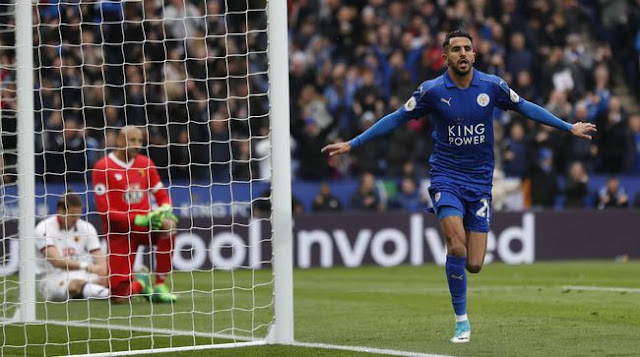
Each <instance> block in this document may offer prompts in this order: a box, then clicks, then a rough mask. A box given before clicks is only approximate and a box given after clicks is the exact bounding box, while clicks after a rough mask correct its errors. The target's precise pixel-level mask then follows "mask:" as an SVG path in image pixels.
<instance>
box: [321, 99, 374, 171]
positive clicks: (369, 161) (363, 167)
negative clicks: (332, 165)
mask: <svg viewBox="0 0 640 357" xmlns="http://www.w3.org/2000/svg"><path fill="white" fill-rule="evenodd" d="M375 121H376V116H375V114H373V113H372V112H370V111H367V112H364V114H363V115H362V117H361V118H360V120H359V122H360V127H361V130H362V131H365V130H367V129H368V128H370V127H371V126H372V125H373V124H374V123H375ZM379 146H380V144H379V143H377V142H375V141H370V142H368V143H366V144H365V145H364V147H363V148H362V150H358V151H356V152H354V153H352V154H353V157H354V158H355V163H356V165H357V166H356V169H355V171H356V172H360V173H366V172H370V173H373V174H379V173H380V172H381V171H382V169H381V167H380V157H381V156H382V155H381V152H380V151H381V150H380V147H379ZM325 160H326V159H325Z"/></svg>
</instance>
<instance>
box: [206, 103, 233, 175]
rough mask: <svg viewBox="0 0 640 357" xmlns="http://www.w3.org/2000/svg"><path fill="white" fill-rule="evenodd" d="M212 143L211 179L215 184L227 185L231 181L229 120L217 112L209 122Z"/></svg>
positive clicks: (210, 148) (210, 153) (210, 152)
mask: <svg viewBox="0 0 640 357" xmlns="http://www.w3.org/2000/svg"><path fill="white" fill-rule="evenodd" d="M209 126H210V127H211V141H210V144H209V145H210V146H209V150H210V151H209V155H210V158H211V178H212V180H213V182H215V183H227V182H229V179H230V168H229V167H230V164H231V145H230V144H229V138H230V135H229V119H226V118H225V117H224V115H223V114H222V113H221V112H217V113H215V114H214V115H213V117H212V118H211V121H210V122H209Z"/></svg>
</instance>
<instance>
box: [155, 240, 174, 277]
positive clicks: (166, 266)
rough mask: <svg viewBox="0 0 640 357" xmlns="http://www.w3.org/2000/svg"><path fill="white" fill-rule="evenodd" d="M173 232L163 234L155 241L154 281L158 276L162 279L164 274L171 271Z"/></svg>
mask: <svg viewBox="0 0 640 357" xmlns="http://www.w3.org/2000/svg"><path fill="white" fill-rule="evenodd" d="M174 239H175V234H172V235H170V236H163V237H161V238H159V239H158V240H157V241H156V254H155V256H156V269H155V272H156V283H157V284H162V283H161V282H158V278H160V279H162V280H164V278H165V276H166V275H167V274H169V273H170V272H171V253H172V249H173V241H174Z"/></svg>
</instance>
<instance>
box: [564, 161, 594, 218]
mask: <svg viewBox="0 0 640 357" xmlns="http://www.w3.org/2000/svg"><path fill="white" fill-rule="evenodd" d="M588 183H589V175H587V173H586V171H585V168H584V165H582V163H581V162H580V161H574V162H572V163H571V166H570V167H569V176H568V177H567V180H566V184H565V189H564V193H565V195H566V200H565V203H564V207H565V208H584V203H585V202H584V200H585V198H586V197H587V194H588V193H589V187H588Z"/></svg>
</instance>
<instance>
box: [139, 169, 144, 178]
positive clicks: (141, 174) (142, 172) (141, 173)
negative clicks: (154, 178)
mask: <svg viewBox="0 0 640 357" xmlns="http://www.w3.org/2000/svg"><path fill="white" fill-rule="evenodd" d="M138 173H139V174H140V176H143V177H144V170H143V169H138Z"/></svg>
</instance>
